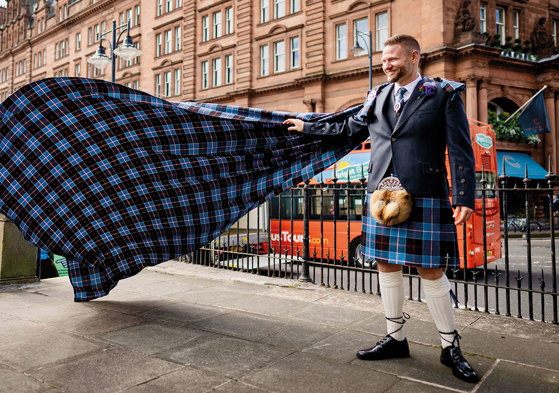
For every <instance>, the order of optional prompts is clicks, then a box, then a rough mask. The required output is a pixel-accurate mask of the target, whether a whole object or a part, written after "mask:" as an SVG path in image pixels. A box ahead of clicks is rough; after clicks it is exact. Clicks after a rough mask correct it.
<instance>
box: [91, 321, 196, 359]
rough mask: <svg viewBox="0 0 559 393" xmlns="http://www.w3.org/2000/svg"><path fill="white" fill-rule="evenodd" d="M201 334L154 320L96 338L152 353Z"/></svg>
mask: <svg viewBox="0 0 559 393" xmlns="http://www.w3.org/2000/svg"><path fill="white" fill-rule="evenodd" d="M203 334H204V332H202V331H200V330H195V329H190V328H188V327H185V326H180V325H174V324H171V323H166V322H157V321H154V322H148V323H144V324H141V325H137V326H132V327H128V328H124V329H120V330H115V331H112V332H109V333H105V334H100V335H98V336H97V338H99V339H101V340H104V341H107V342H110V343H113V344H119V345H121V346H123V347H126V348H128V349H131V350H133V351H137V352H142V353H145V354H148V355H152V354H155V353H159V352H163V351H165V350H167V349H169V348H173V347H177V346H180V345H183V344H186V343H187V342H189V341H191V340H193V339H195V338H197V337H200V336H201V335H203Z"/></svg>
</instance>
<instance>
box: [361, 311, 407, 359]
mask: <svg viewBox="0 0 559 393" xmlns="http://www.w3.org/2000/svg"><path fill="white" fill-rule="evenodd" d="M409 318H410V316H409V315H408V314H406V313H404V314H403V316H401V317H398V318H388V317H387V318H386V319H388V320H389V321H391V322H395V323H399V324H400V325H401V326H400V327H399V328H398V329H396V330H395V331H393V332H392V333H389V334H387V335H386V337H384V338H383V339H382V340H380V341H379V342H378V343H376V345H375V346H374V347H372V348H369V349H363V350H361V351H359V352H357V358H358V359H361V360H382V359H394V358H409V357H410V348H409V345H408V340H406V339H405V338H404V340H402V341H398V340H396V339H395V338H394V337H392V336H391V334H394V333H396V332H398V331H400V330H401V329H402V328H403V327H404V323H406V319H409Z"/></svg>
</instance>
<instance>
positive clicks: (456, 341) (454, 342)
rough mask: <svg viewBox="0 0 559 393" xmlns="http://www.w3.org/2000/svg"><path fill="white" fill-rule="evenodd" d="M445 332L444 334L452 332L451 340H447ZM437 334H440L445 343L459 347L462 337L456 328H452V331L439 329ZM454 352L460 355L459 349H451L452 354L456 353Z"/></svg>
mask: <svg viewBox="0 0 559 393" xmlns="http://www.w3.org/2000/svg"><path fill="white" fill-rule="evenodd" d="M445 334H446V335H450V334H452V335H453V336H454V337H453V338H452V341H451V340H447V339H446V338H445V337H444V335H445ZM439 335H440V336H441V338H442V339H443V340H444V341H446V342H447V343H450V345H452V346H453V347H455V348H458V349H460V339H461V338H462V336H460V335H459V334H458V332H457V331H456V330H454V331H452V332H441V331H439ZM456 353H458V354H460V355H461V354H462V353H461V352H460V351H453V354H456ZM453 356H454V355H453Z"/></svg>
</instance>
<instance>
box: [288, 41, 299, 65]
mask: <svg viewBox="0 0 559 393" xmlns="http://www.w3.org/2000/svg"><path fill="white" fill-rule="evenodd" d="M290 44H291V45H290V47H291V68H297V67H299V62H300V59H299V57H300V56H299V55H300V53H299V37H291V38H290Z"/></svg>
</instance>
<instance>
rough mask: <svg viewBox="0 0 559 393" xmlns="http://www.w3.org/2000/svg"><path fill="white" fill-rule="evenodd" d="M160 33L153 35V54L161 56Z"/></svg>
mask: <svg viewBox="0 0 559 393" xmlns="http://www.w3.org/2000/svg"><path fill="white" fill-rule="evenodd" d="M161 49H162V48H161V33H159V34H157V35H156V36H155V56H161Z"/></svg>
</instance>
